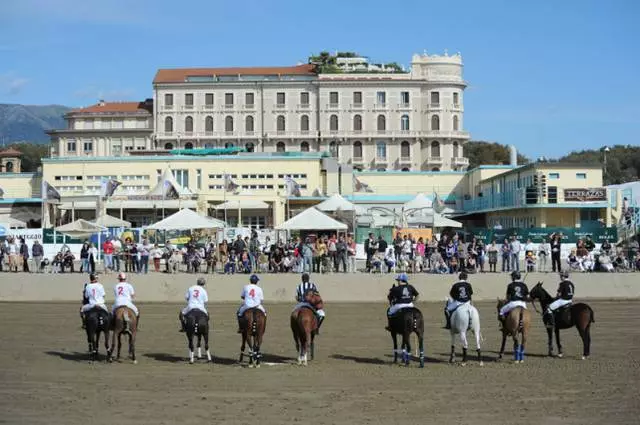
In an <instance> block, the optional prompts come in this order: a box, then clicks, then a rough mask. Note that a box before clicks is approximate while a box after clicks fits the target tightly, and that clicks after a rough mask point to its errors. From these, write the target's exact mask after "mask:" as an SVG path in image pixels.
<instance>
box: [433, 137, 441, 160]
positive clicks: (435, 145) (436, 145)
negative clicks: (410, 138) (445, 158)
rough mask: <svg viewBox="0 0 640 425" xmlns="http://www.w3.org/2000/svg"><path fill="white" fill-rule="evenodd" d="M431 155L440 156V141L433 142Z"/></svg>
mask: <svg viewBox="0 0 640 425" xmlns="http://www.w3.org/2000/svg"><path fill="white" fill-rule="evenodd" d="M431 157H432V158H440V143H439V142H435V141H434V142H431Z"/></svg>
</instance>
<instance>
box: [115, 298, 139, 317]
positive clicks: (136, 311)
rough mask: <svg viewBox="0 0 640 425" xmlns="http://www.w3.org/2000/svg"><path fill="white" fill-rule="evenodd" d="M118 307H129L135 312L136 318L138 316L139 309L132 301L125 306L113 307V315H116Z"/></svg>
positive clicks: (117, 305)
mask: <svg viewBox="0 0 640 425" xmlns="http://www.w3.org/2000/svg"><path fill="white" fill-rule="evenodd" d="M118 307H128V308H130V309H131V310H133V312H134V313H135V315H136V316H138V314H139V313H138V307H136V306H135V305H133V303H132V302H131V301H129V302H126V303H123V304H114V305H113V307H111V313H115V311H116V309H117V308H118Z"/></svg>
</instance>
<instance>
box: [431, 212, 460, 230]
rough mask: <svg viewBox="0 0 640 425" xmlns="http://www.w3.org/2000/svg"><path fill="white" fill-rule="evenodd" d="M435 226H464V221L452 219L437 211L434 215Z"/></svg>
mask: <svg viewBox="0 0 640 425" xmlns="http://www.w3.org/2000/svg"><path fill="white" fill-rule="evenodd" d="M433 227H434V228H443V227H456V228H460V227H462V223H460V222H459V221H455V220H451V219H450V218H447V217H445V216H443V215H441V214H438V213H436V214H434V215H433Z"/></svg>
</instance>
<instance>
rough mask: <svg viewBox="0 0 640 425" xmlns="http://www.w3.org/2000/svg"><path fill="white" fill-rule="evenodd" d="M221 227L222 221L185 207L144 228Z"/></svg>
mask: <svg viewBox="0 0 640 425" xmlns="http://www.w3.org/2000/svg"><path fill="white" fill-rule="evenodd" d="M223 227H225V223H224V221H221V220H216V219H215V218H209V217H203V216H201V215H200V214H198V213H197V212H195V211H193V210H190V209H186V208H185V209H183V210H180V211H178V212H177V213H175V214H172V215H170V216H169V217H167V218H165V219H164V220H161V221H159V222H157V223H154V224H152V225H151V226H147V227H146V228H147V229H149V230H193V229H219V228H223Z"/></svg>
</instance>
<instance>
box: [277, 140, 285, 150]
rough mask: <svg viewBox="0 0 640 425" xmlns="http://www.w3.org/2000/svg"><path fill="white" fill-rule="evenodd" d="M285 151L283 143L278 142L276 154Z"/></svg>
mask: <svg viewBox="0 0 640 425" xmlns="http://www.w3.org/2000/svg"><path fill="white" fill-rule="evenodd" d="M285 150H286V146H285V144H284V142H278V144H277V145H276V152H284V151H285Z"/></svg>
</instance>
